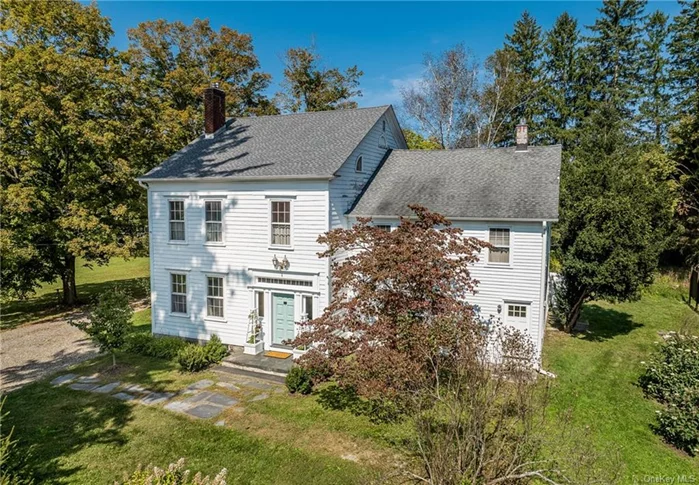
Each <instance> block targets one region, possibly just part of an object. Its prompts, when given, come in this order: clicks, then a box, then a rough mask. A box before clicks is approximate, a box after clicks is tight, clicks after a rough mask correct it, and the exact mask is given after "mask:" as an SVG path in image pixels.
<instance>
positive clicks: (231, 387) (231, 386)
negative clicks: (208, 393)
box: [216, 382, 240, 391]
mask: <svg viewBox="0 0 699 485" xmlns="http://www.w3.org/2000/svg"><path fill="white" fill-rule="evenodd" d="M216 385H217V386H218V387H223V388H224V389H228V390H229V391H240V388H239V387H238V386H236V385H235V384H231V383H230V382H217V383H216Z"/></svg>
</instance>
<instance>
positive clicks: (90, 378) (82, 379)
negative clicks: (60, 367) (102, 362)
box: [76, 375, 100, 384]
mask: <svg viewBox="0 0 699 485" xmlns="http://www.w3.org/2000/svg"><path fill="white" fill-rule="evenodd" d="M76 381H77V382H85V383H88V384H97V383H98V382H99V381H100V379H99V377H97V376H94V375H93V376H80V377H78V378H77V379H76Z"/></svg>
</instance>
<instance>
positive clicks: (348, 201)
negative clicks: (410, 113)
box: [330, 112, 407, 229]
mask: <svg viewBox="0 0 699 485" xmlns="http://www.w3.org/2000/svg"><path fill="white" fill-rule="evenodd" d="M384 120H385V121H386V131H385V132H384V131H383V121H384ZM397 130H400V127H398V124H397V123H396V122H395V118H394V117H393V116H389V112H387V113H386V114H385V115H384V116H382V117H381V118H380V119H379V121H378V122H377V123H376V124H375V125H374V126H373V127H372V129H371V130H370V131H369V133H367V135H366V137H365V138H364V140H362V142H361V143H360V144H359V145H357V148H355V149H354V151H353V152H352V155H350V157H349V158H348V159H347V160H346V161H345V163H344V164H343V165H342V167H341V168H340V169H339V170H338V171H337V174H336V177H335V178H334V179H333V180H331V181H330V225H331V228H333V229H334V228H336V227H345V228H346V227H347V218H346V217H345V213H346V212H347V211H348V210H349V209H350V207H351V206H352V204H353V203H354V201H355V199H356V198H357V196H359V194H360V193H361V192H362V189H363V188H364V186H365V185H366V183H367V182H368V181H369V179H370V178H371V176H372V174H373V173H374V171H375V170H376V168H377V167H378V166H379V163H380V162H381V160H382V159H383V157H384V155H386V152H387V151H388V149H390V148H407V147H406V146H405V144H404V143H403V138H402V137H401V136H400V134H399V133H398V131H397ZM382 137H384V139H385V142H386V143H385V148H384V147H383V146H384V145H383V140H382ZM360 156H361V157H362V171H361V172H357V171H356V170H355V168H356V162H357V158H359V157H360Z"/></svg>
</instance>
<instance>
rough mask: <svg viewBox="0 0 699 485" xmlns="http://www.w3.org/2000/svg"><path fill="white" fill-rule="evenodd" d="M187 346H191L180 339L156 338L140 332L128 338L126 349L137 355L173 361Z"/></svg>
mask: <svg viewBox="0 0 699 485" xmlns="http://www.w3.org/2000/svg"><path fill="white" fill-rule="evenodd" d="M187 345H189V344H188V343H187V342H186V341H184V340H182V339H181V338H179V337H155V336H153V335H150V334H148V333H143V332H138V333H132V334H131V335H129V336H128V338H127V340H126V345H125V346H124V349H125V350H126V351H128V352H132V353H135V354H141V355H146V356H148V357H157V358H159V359H168V360H171V359H174V358H175V357H177V354H178V352H179V351H180V350H181V349H183V348H184V347H186V346H187Z"/></svg>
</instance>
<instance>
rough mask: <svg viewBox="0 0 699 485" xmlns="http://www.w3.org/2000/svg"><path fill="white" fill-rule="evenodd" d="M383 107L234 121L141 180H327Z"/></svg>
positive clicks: (171, 158)
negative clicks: (234, 178) (259, 178)
mask: <svg viewBox="0 0 699 485" xmlns="http://www.w3.org/2000/svg"><path fill="white" fill-rule="evenodd" d="M388 109H389V106H380V107H376V108H359V109H351V110H336V111H320V112H314V113H299V114H289V115H277V116H259V117H250V118H237V119H234V120H230V121H228V122H227V126H226V127H225V128H224V129H223V130H222V131H221V132H219V133H217V134H216V136H215V137H214V138H210V139H207V138H205V137H204V136H201V137H199V138H197V139H196V140H195V141H193V142H192V143H190V144H189V145H187V146H186V147H185V148H183V149H182V150H180V151H179V152H177V153H175V154H174V155H172V156H171V157H170V158H168V159H167V160H165V161H164V162H163V163H162V164H161V165H159V166H158V167H156V168H154V169H153V170H151V171H150V172H148V173H147V174H146V175H144V176H143V177H141V180H157V179H190V180H191V179H201V178H209V177H214V178H221V177H241V178H245V177H250V178H252V177H265V178H267V177H269V178H273V177H280V178H283V177H297V178H303V177H312V178H314V177H328V178H330V177H332V176H333V174H334V173H335V172H336V171H337V170H338V169H339V168H340V166H341V165H342V164H343V163H344V161H345V160H346V159H347V158H348V157H349V156H350V154H351V153H352V150H354V148H355V147H356V146H357V145H358V144H359V143H360V142H361V141H362V139H363V138H364V136H365V135H366V134H367V133H368V132H369V130H370V129H371V128H372V127H373V126H374V124H375V123H376V122H377V121H378V120H379V118H380V117H381V116H382V115H383V114H384V113H385V112H386V110H388Z"/></svg>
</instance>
